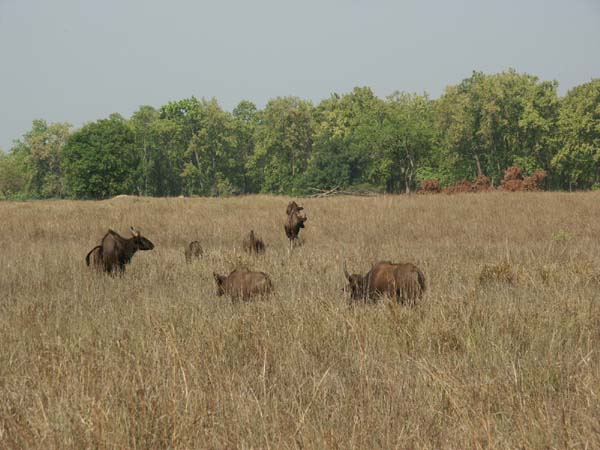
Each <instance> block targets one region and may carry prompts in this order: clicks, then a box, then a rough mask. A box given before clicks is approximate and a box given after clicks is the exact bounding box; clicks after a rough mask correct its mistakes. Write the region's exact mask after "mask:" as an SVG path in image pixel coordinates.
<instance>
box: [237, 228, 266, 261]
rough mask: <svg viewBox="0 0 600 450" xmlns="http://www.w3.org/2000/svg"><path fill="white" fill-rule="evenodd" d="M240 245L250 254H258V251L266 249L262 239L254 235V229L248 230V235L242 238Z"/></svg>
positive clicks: (262, 251)
mask: <svg viewBox="0 0 600 450" xmlns="http://www.w3.org/2000/svg"><path fill="white" fill-rule="evenodd" d="M242 246H243V248H244V250H245V251H246V252H248V253H250V254H252V253H256V254H257V255H258V254H260V253H264V252H265V250H266V246H265V243H264V242H263V240H262V239H260V238H258V237H256V235H255V234H254V230H250V233H249V234H248V236H246V237H245V238H244V242H243V243H242Z"/></svg>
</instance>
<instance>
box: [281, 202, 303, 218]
mask: <svg viewBox="0 0 600 450" xmlns="http://www.w3.org/2000/svg"><path fill="white" fill-rule="evenodd" d="M303 209H304V208H303V207H302V206H299V205H298V203H296V202H294V201H292V202H289V203H288V205H287V208H286V210H285V212H286V213H287V215H288V216H291V215H292V214H294V213H297V212H300V211H302V210H303Z"/></svg>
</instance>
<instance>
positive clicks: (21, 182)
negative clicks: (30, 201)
mask: <svg viewBox="0 0 600 450" xmlns="http://www.w3.org/2000/svg"><path fill="white" fill-rule="evenodd" d="M25 156H26V155H25V154H22V153H11V154H8V155H7V154H5V153H4V152H1V151H0V198H7V199H11V198H16V197H21V196H26V190H27V184H28V181H29V176H28V170H27V165H26V161H25Z"/></svg>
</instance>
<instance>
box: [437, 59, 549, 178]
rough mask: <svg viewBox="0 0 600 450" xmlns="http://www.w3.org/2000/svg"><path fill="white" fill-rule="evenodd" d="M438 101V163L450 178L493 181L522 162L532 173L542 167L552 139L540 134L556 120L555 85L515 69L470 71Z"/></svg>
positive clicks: (545, 163) (545, 167) (545, 165)
mask: <svg viewBox="0 0 600 450" xmlns="http://www.w3.org/2000/svg"><path fill="white" fill-rule="evenodd" d="M437 103H438V104H437V111H438V127H439V130H440V132H441V135H442V138H443V149H444V152H445V157H444V158H443V161H445V163H446V164H447V167H446V168H447V169H448V170H449V171H450V172H451V173H453V174H454V176H455V179H460V178H471V177H473V176H474V175H487V176H489V177H490V178H491V179H492V182H493V183H494V182H496V183H497V182H499V180H500V179H501V178H502V176H503V173H504V170H505V169H506V168H507V167H509V166H511V165H513V164H515V163H516V162H521V163H522V162H523V161H526V162H527V165H528V166H530V169H531V170H535V169H538V168H539V169H547V164H549V159H550V157H549V154H551V148H550V147H549V145H548V144H549V143H550V142H551V141H552V139H551V138H547V139H546V137H544V138H542V136H546V135H545V134H544V133H545V132H546V131H545V130H552V129H553V126H554V124H555V121H556V113H557V98H556V83H554V82H552V83H549V82H540V81H539V80H538V78H537V77H534V76H532V75H528V74H518V73H517V72H516V71H514V70H508V71H506V72H502V73H499V74H494V75H485V74H483V73H479V72H475V73H473V75H472V76H471V77H470V78H467V79H465V80H463V82H462V83H460V84H459V85H458V86H450V87H449V88H447V89H446V92H445V93H444V95H443V96H442V97H441V98H440V99H439V101H438V102H437Z"/></svg>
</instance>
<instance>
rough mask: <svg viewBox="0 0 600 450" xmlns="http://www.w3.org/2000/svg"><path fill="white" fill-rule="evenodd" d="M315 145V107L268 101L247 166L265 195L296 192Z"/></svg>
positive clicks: (293, 99)
mask: <svg viewBox="0 0 600 450" xmlns="http://www.w3.org/2000/svg"><path fill="white" fill-rule="evenodd" d="M312 142H313V106H312V104H311V103H310V102H307V101H304V100H301V99H299V98H297V97H279V98H276V99H274V100H271V101H269V103H268V104H267V106H266V107H265V109H264V111H263V112H262V114H261V115H260V122H259V124H258V126H257V130H256V148H255V152H254V154H253V155H252V157H251V158H250V160H249V162H248V164H247V166H248V168H249V170H250V172H251V176H252V177H253V179H255V180H257V181H259V182H260V185H261V191H262V192H275V193H285V192H291V191H293V189H294V187H296V186H297V185H298V183H299V181H300V180H301V175H302V174H303V172H304V171H305V170H306V167H307V164H308V160H309V158H310V155H311V150H312Z"/></svg>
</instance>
